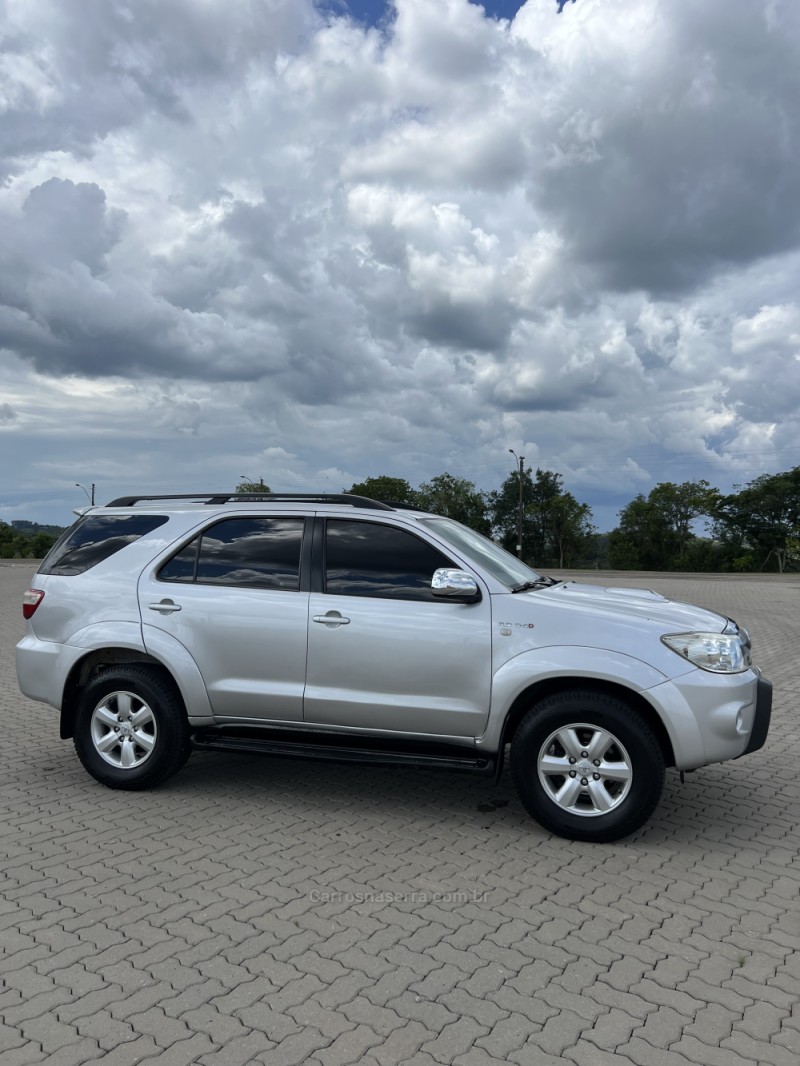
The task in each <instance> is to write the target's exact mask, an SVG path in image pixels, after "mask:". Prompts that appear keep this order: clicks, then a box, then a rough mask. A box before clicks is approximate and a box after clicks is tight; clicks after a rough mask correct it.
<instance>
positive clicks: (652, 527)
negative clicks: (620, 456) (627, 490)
mask: <svg viewBox="0 0 800 1066" xmlns="http://www.w3.org/2000/svg"><path fill="white" fill-rule="evenodd" d="M718 504H719V493H718V492H717V490H716V489H714V488H712V487H711V486H710V485H709V483H708V482H707V481H684V482H683V484H682V485H676V484H674V483H673V482H671V481H663V482H660V483H659V484H658V485H656V486H655V487H654V488H653V489H651V491H650V494H649V495H648V496H647V498H645V497H644V496H643V495H642V494H641V493H639V495H638V496H636V497H635V498H634V499H633V500H631V502H630V503H629V504H627V505H626V506H625V507H623V509H622V510H621V511H620V512H619V518H620V523H619V526H618V527H617V529H615V530H614V531H613V532H612V533H611V534H610V536H609V541H608V551H609V562H610V564H611V566H612V567H615V568H617V569H620V570H678V569H681V568H684V567H685V566H686V565H687V564H688V562H689V558H690V556H692V557H697V552H696V550H694V547H693V546H694V542H695V541H696V540H697V539H698V538H697V537H696V536H695V534H694V533H693V532H692V524H693V523H694V522H695V521H696V519H698V518H700V517H701V516H703V515H707V516H712V515H714V514H715V513H716V509H717V507H718ZM690 549H692V550H691V552H690Z"/></svg>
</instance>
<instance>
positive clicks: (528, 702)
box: [498, 677, 675, 766]
mask: <svg viewBox="0 0 800 1066" xmlns="http://www.w3.org/2000/svg"><path fill="white" fill-rule="evenodd" d="M576 691H581V692H596V693H599V694H602V695H605V696H614V697H616V698H617V699H619V700H621V701H622V702H623V703H626V704H627V705H628V706H629V707H631V708H633V709H634V710H636V711H638V712H639V714H641V716H642V717H643V718H644V719H645V721H646V722H647V724H648V725H649V726H650V727H651V729H652V730H653V733H654V734H655V737H656V739H657V740H658V743H659V746H660V748H661V751H662V754H663V756H664V764H665V766H674V765H675V753H674V751H673V747H672V741H671V740H670V737H669V733H668V732H667V729H666V726H665V725H664V723H663V721H662V720H661V716H660V715H659V714H658V712H657V711H656V710H655V708H654V707H653V705H652V704H651V703H649V702H648V701H647V700H646V699H645V698H644V696H642V695H641V694H640V693H638V692H635V691H633V689H630V688H626V686H625V685H619V684H615V683H614V682H612V681H603V680H601V679H598V678H588V677H550V678H545V679H544V680H542V681H537V682H534V683H533V684H531V685H529V686H528V687H527V688H526V689H524V690H523V691H522V692H520V693H519V694H518V696H517V697H516V699H515V700H514V701H513V703H512V704H511V706H510V707H509V710H508V713H507V715H506V719H505V723H504V725H503V733H502V739H501V744H500V752H501V755H502V753H503V752H504V751H505V745H506V744H509V743H511V742H512V740H513V737H514V733H515V732H516V730H517V727H518V726H519V723H520V722H521V721H522V719H523V718H524V716H525V714H526V712H527V711H529V710H530V708H531V707H532V706H533V705H534V704H536V703H538V702H539V701H540V700H543V699H544V698H545V697H547V696H553V695H556V694H557V693H559V692H576ZM498 761H500V760H498Z"/></svg>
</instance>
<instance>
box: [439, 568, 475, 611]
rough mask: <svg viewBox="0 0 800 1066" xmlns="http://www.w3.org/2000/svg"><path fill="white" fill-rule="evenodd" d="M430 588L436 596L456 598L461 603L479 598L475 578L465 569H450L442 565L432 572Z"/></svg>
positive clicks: (471, 601)
mask: <svg viewBox="0 0 800 1066" xmlns="http://www.w3.org/2000/svg"><path fill="white" fill-rule="evenodd" d="M431 588H432V589H433V594H434V596H436V597H437V598H439V597H441V598H442V599H443V600H457V601H459V602H461V603H474V602H475V600H479V599H480V598H481V596H480V593H479V592H478V584H477V582H476V581H475V578H474V577H473V576H472V575H471V574H468V573H467V572H466V570H451V569H449V568H448V567H442V568H441V569H440V570H436V571H435V572H434V575H433V578H432V579H431Z"/></svg>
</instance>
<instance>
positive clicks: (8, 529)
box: [0, 520, 63, 559]
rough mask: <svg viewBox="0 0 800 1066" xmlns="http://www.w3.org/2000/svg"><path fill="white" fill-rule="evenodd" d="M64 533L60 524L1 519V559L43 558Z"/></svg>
mask: <svg viewBox="0 0 800 1066" xmlns="http://www.w3.org/2000/svg"><path fill="white" fill-rule="evenodd" d="M62 533H63V529H62V528H61V527H60V526H41V525H39V523H38V522H23V521H19V522H13V523H12V524H11V525H9V524H8V522H3V521H2V520H0V559H43V558H44V556H45V555H47V553H48V552H49V551H50V549H51V548H52V546H53V545H54V544H55V542H56V541H57V540H58V538H59V537H60V536H61V534H62Z"/></svg>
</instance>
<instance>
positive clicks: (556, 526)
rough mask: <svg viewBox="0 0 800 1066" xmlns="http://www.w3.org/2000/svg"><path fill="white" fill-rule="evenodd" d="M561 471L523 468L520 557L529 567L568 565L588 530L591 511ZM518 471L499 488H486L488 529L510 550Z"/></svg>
mask: <svg viewBox="0 0 800 1066" xmlns="http://www.w3.org/2000/svg"><path fill="white" fill-rule="evenodd" d="M562 482H563V479H562V477H561V475H560V474H557V473H555V472H554V471H552V470H540V469H538V468H537V470H536V477H535V478H534V477H532V476H531V470H530V467H528V468H527V469H525V470H523V471H522V548H523V558H525V559H526V560H527V561H529V562H531V563H532V564H533V565H534V566H548V565H550V566H562V567H563V566H565V565H569V564H570V562H571V560H572V559H573V558H574V557H575V555H576V554H577V553H578V552H579V551H580V550H581V549H582V547H583V546H584V544H585V541H586V538H587V537H589V536H590V535H591V533H592V531H593V527H592V524H591V510H590V508H589V506H588V505H587V504H581V503H578V501H577V500H576V499H575V497H574V496H573V495H572V494H571V493H569V492H566V491H565V490H564V488H563V484H562ZM519 498H520V473H519V471H518V470H515V471H514V472H513V473H512V474H510V475H509V476H508V477H507V478H506V480H505V481H504V482H503V484H502V486H501V487H500V489H499V490H498V491H496V492H491V493H489V509H490V512H491V517H492V525H493V528H494V530H495V532H496V534H497V536H498V538H499V539H500V541H501V543H502V544H503V546H504V547H505V548H507V549H508V550H509V551H514V549H515V545H516V544H517V526H518V515H519Z"/></svg>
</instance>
